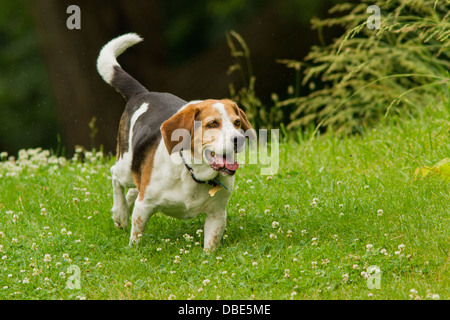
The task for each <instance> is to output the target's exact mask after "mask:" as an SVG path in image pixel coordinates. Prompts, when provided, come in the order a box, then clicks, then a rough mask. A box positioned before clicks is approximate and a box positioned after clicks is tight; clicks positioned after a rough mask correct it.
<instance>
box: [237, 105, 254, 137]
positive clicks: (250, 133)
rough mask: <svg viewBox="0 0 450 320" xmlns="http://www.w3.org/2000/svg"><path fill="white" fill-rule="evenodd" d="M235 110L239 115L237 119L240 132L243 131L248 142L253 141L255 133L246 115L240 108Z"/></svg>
mask: <svg viewBox="0 0 450 320" xmlns="http://www.w3.org/2000/svg"><path fill="white" fill-rule="evenodd" d="M237 109H238V113H239V118H241V128H242V130H244V135H245V137H246V138H249V139H250V140H255V139H256V132H255V130H254V129H253V127H252V125H251V124H250V122H249V121H248V119H247V115H246V114H245V112H244V111H243V110H242V109H241V108H239V107H237Z"/></svg>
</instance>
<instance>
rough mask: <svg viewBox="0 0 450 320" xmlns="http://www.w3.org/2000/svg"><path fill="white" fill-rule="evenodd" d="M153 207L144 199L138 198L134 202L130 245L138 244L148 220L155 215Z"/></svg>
mask: <svg viewBox="0 0 450 320" xmlns="http://www.w3.org/2000/svg"><path fill="white" fill-rule="evenodd" d="M153 213H154V212H153V207H152V206H151V205H150V204H149V203H147V202H146V201H145V199H143V200H139V199H138V200H136V202H135V203H134V208H133V214H132V216H131V235H130V243H129V245H130V246H132V245H138V244H139V243H140V241H141V237H142V236H143V235H144V230H145V227H146V225H147V222H148V220H149V219H150V217H151V216H152V215H153Z"/></svg>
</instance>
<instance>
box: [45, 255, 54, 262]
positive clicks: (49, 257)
mask: <svg viewBox="0 0 450 320" xmlns="http://www.w3.org/2000/svg"><path fill="white" fill-rule="evenodd" d="M44 261H45V262H50V261H52V256H51V255H50V254H45V255H44Z"/></svg>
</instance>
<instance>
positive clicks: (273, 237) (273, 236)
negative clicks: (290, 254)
mask: <svg viewBox="0 0 450 320" xmlns="http://www.w3.org/2000/svg"><path fill="white" fill-rule="evenodd" d="M269 238H270V239H276V238H277V235H276V234H273V233H271V234H270V235H269Z"/></svg>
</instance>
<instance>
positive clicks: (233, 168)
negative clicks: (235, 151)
mask: <svg viewBox="0 0 450 320" xmlns="http://www.w3.org/2000/svg"><path fill="white" fill-rule="evenodd" d="M225 166H226V167H227V169H228V170H231V171H236V170H237V169H238V168H239V163H237V162H234V163H225Z"/></svg>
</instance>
